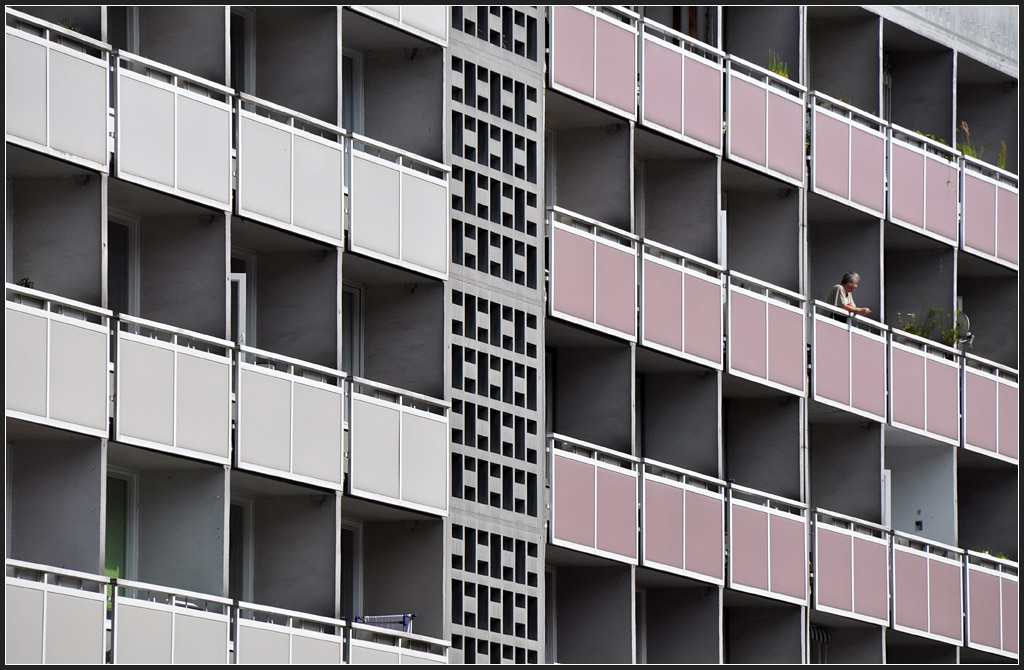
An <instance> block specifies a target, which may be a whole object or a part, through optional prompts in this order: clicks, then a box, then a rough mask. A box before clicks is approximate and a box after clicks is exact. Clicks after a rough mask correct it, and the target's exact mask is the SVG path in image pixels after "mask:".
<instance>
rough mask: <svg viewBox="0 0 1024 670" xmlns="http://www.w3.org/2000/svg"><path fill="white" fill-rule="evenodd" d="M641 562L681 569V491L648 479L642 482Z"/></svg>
mask: <svg viewBox="0 0 1024 670" xmlns="http://www.w3.org/2000/svg"><path fill="white" fill-rule="evenodd" d="M708 544H711V543H710V542H708ZM644 560H645V561H654V562H655V563H661V564H662V565H670V566H672V567H674V568H679V569H680V570H682V569H683V490H682V489H681V488H678V487H675V486H669V485H668V484H661V483H659V482H656V481H652V480H650V479H647V480H645V481H644Z"/></svg>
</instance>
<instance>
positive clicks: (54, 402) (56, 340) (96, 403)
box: [50, 320, 108, 430]
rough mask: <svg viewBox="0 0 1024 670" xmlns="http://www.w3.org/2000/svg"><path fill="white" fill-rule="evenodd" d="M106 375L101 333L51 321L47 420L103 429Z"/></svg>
mask: <svg viewBox="0 0 1024 670" xmlns="http://www.w3.org/2000/svg"><path fill="white" fill-rule="evenodd" d="M83 325H84V324H83ZM107 374H108V373H107V336H106V335H105V334H104V333H102V332H98V331H96V330H94V329H92V328H87V327H80V326H76V325H72V324H70V323H66V322H62V321H57V320H53V321H52V322H51V324H50V418H52V419H57V420H58V421H67V422H68V423H76V424H79V425H82V426H88V427H89V428H95V429H96V430H105V429H106V427H107V418H106V415H107Z"/></svg>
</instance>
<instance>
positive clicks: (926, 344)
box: [889, 328, 963, 358]
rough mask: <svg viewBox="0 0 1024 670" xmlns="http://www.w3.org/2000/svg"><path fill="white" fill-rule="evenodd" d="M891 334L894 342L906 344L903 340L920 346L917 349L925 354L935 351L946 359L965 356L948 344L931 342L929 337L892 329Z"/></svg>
mask: <svg viewBox="0 0 1024 670" xmlns="http://www.w3.org/2000/svg"><path fill="white" fill-rule="evenodd" d="M889 333H890V334H891V337H892V340H893V342H896V343H898V344H904V342H903V341H902V340H906V341H907V342H909V343H910V344H916V345H919V346H918V347H915V348H919V349H921V350H922V351H924V352H925V353H932V352H933V351H934V352H937V353H940V354H945V356H943V357H944V358H945V357H946V356H963V352H962V351H960V350H959V349H956V348H954V347H951V346H949V345H948V344H942V343H941V342H936V341H935V340H929V339H928V338H927V337H923V336H921V335H914V334H912V333H908V332H906V331H904V330H896V329H895V328H890V329H889Z"/></svg>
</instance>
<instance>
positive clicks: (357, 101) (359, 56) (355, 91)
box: [341, 47, 366, 135]
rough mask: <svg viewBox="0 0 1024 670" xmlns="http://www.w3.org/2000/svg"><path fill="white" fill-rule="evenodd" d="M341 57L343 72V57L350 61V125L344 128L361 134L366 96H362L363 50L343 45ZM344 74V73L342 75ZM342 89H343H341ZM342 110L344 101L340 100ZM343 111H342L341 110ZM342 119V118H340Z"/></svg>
mask: <svg viewBox="0 0 1024 670" xmlns="http://www.w3.org/2000/svg"><path fill="white" fill-rule="evenodd" d="M341 57H342V63H343V65H342V72H343V73H344V59H346V58H348V59H349V60H351V61H352V127H351V128H346V129H345V130H348V131H351V132H354V133H359V134H360V135H362V134H363V128H364V126H363V122H364V120H365V114H364V113H365V102H366V97H365V96H364V88H363V86H364V77H363V52H361V51H357V50H355V49H351V48H348V47H344V48H342V50H341ZM343 76H344V75H343ZM343 90H344V89H343ZM341 104H342V110H344V108H345V105H346V104H347V103H346V101H345V100H344V96H343V99H342V101H341ZM343 113H344V111H343ZM341 120H344V119H341Z"/></svg>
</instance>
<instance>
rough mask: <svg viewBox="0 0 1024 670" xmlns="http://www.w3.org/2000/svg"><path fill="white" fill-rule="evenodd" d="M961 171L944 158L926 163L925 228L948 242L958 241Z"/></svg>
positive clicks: (930, 159) (929, 160) (929, 159)
mask: <svg viewBox="0 0 1024 670" xmlns="http://www.w3.org/2000/svg"><path fill="white" fill-rule="evenodd" d="M959 189H960V170H959V169H958V168H957V165H956V163H951V162H950V161H948V160H946V159H944V158H932V157H930V156H929V157H928V159H927V160H926V161H925V200H926V201H927V211H926V213H925V228H926V229H927V230H928V231H929V232H932V233H935V234H936V235H941V236H942V237H944V238H946V239H947V240H952V241H954V242H955V241H956V239H957V230H956V228H957V205H958V203H957V193H958V191H959Z"/></svg>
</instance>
